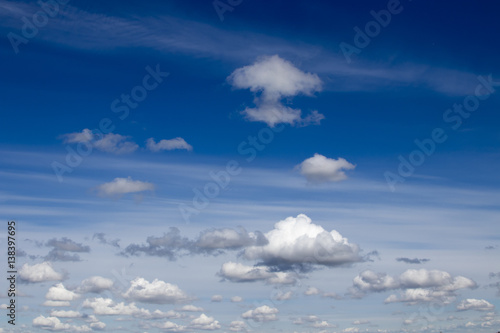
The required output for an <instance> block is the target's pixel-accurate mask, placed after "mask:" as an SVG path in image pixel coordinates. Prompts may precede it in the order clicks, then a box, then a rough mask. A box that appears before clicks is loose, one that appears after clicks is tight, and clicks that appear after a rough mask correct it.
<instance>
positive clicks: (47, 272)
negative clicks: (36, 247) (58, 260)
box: [19, 262, 63, 283]
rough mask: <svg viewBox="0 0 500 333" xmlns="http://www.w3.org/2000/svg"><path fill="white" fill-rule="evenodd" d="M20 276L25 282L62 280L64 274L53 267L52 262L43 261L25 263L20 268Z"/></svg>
mask: <svg viewBox="0 0 500 333" xmlns="http://www.w3.org/2000/svg"><path fill="white" fill-rule="evenodd" d="M19 277H20V278H21V280H23V281H25V282H31V283H35V282H46V281H60V280H62V279H63V275H62V274H60V273H58V272H56V271H55V270H54V269H53V268H52V264H51V263H50V262H42V263H40V264H34V265H30V264H24V265H23V266H22V267H21V269H20V270H19Z"/></svg>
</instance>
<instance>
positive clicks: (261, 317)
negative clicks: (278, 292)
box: [241, 305, 279, 322]
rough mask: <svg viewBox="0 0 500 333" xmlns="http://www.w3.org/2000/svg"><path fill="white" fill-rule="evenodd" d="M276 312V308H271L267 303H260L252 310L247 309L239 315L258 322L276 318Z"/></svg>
mask: <svg viewBox="0 0 500 333" xmlns="http://www.w3.org/2000/svg"><path fill="white" fill-rule="evenodd" d="M278 313H279V311H278V309H276V308H271V307H269V306H267V305H262V306H259V307H258V308H255V309H253V310H248V311H247V312H245V313H243V314H242V315H241V316H242V317H243V318H245V319H252V320H254V321H258V322H265V321H273V320H278V316H277V314H278Z"/></svg>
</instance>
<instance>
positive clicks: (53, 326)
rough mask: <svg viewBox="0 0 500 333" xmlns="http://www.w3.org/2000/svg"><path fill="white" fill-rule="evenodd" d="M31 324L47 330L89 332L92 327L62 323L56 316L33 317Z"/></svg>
mask: <svg viewBox="0 0 500 333" xmlns="http://www.w3.org/2000/svg"><path fill="white" fill-rule="evenodd" d="M33 326H35V327H39V328H40V329H43V330H49V331H69V332H90V331H92V329H91V328H90V327H88V326H86V325H83V326H75V325H71V324H66V323H62V322H61V321H60V320H59V318H57V317H45V316H38V317H36V318H35V319H33Z"/></svg>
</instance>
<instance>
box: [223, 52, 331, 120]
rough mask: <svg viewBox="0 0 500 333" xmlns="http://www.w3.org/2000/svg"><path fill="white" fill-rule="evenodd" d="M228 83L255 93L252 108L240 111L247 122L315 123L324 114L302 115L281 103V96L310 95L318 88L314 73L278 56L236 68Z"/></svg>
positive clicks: (299, 111) (319, 83)
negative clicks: (304, 116) (303, 116)
mask: <svg viewBox="0 0 500 333" xmlns="http://www.w3.org/2000/svg"><path fill="white" fill-rule="evenodd" d="M227 80H228V82H229V83H230V84H231V85H232V86H233V87H235V88H238V89H250V91H252V92H253V93H255V94H256V97H255V99H254V103H255V105H256V107H255V108H246V109H245V110H244V111H243V114H244V115H245V116H246V118H247V119H248V120H250V121H259V122H264V123H266V124H268V125H269V126H271V127H273V126H275V125H276V124H279V123H287V124H298V125H308V124H317V123H319V121H321V119H323V118H324V116H323V115H321V114H319V113H318V112H317V111H314V112H313V113H312V114H311V115H309V116H307V117H306V118H301V114H302V111H301V110H299V109H293V108H290V107H287V106H285V105H283V103H282V99H284V98H290V97H293V96H296V95H299V94H304V95H308V96H311V95H312V94H313V93H314V92H316V91H320V90H321V80H320V79H319V77H318V76H317V75H316V74H311V73H305V72H302V71H301V70H299V69H298V68H296V67H295V66H294V65H293V64H291V63H290V62H289V61H286V60H284V59H282V58H280V57H279V56H278V55H274V56H271V57H263V58H261V59H259V60H258V61H256V62H255V63H254V64H252V65H250V66H244V67H241V68H238V69H236V70H235V71H234V72H233V73H232V74H231V75H230V76H229V77H228V78H227Z"/></svg>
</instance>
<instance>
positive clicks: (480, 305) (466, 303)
mask: <svg viewBox="0 0 500 333" xmlns="http://www.w3.org/2000/svg"><path fill="white" fill-rule="evenodd" d="M494 308H495V306H494V305H493V304H491V303H490V302H488V301H487V300H484V299H475V298H467V299H464V300H463V301H461V302H460V303H459V304H458V305H457V310H458V311H466V310H476V311H492V310H493V309H494Z"/></svg>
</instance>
